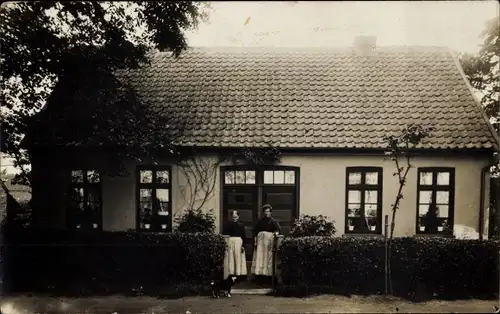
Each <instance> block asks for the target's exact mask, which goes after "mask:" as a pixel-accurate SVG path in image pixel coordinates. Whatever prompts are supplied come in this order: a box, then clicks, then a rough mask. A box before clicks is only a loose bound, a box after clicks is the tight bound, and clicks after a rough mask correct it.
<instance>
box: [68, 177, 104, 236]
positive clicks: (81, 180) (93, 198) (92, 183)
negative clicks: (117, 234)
mask: <svg viewBox="0 0 500 314" xmlns="http://www.w3.org/2000/svg"><path fill="white" fill-rule="evenodd" d="M70 196H71V197H70V211H69V213H68V218H69V228H70V229H101V228H102V226H101V220H102V219H101V218H102V215H101V213H102V206H101V203H102V202H101V176H100V174H99V172H98V171H96V170H83V169H82V170H73V171H71V189H70Z"/></svg>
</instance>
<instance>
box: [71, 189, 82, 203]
mask: <svg viewBox="0 0 500 314" xmlns="http://www.w3.org/2000/svg"><path fill="white" fill-rule="evenodd" d="M71 196H72V197H71V199H72V200H73V201H75V202H83V188H73V189H72V195H71Z"/></svg>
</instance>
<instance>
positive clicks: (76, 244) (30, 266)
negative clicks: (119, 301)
mask: <svg viewBox="0 0 500 314" xmlns="http://www.w3.org/2000/svg"><path fill="white" fill-rule="evenodd" d="M5 240H6V242H7V244H8V246H4V247H3V248H2V249H3V252H2V256H5V257H6V263H5V267H4V271H5V274H6V278H5V279H6V282H4V288H5V290H6V292H25V291H33V292H36V293H44V292H51V293H56V294H59V295H61V294H65V293H67V294H70V295H82V294H108V293H110V294H111V293H121V294H134V295H135V294H141V293H142V294H149V295H157V294H158V293H160V292H161V291H173V290H178V289H173V288H172V287H175V286H179V285H180V286H182V285H184V289H185V286H186V285H191V286H193V287H196V286H206V285H208V281H209V280H210V279H212V278H213V277H215V276H221V274H222V265H223V259H224V252H225V248H226V243H225V241H224V239H223V237H222V236H220V235H216V234H208V233H180V232H174V233H139V232H103V233H94V234H91V233H73V232H68V231H32V232H23V233H16V234H10V235H7V236H6V238H5ZM20 244H22V245H20ZM4 254H5V255H4Z"/></svg>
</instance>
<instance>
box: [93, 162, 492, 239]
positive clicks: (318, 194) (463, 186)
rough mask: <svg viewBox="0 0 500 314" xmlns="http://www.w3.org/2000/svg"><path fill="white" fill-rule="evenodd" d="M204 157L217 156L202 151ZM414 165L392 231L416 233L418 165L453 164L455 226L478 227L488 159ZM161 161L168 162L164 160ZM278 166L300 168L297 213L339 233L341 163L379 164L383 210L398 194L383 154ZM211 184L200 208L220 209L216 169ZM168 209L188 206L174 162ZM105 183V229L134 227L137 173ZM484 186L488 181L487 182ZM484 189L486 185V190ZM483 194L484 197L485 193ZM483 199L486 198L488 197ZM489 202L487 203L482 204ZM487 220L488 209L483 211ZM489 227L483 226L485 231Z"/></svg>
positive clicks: (341, 217) (386, 211) (387, 210)
mask: <svg viewBox="0 0 500 314" xmlns="http://www.w3.org/2000/svg"><path fill="white" fill-rule="evenodd" d="M200 158H204V160H205V161H206V160H207V158H213V160H215V157H210V156H204V157H200ZM412 163H413V165H414V166H415V168H413V169H412V170H410V173H409V174H408V178H407V179H408V184H407V186H406V187H405V188H404V190H403V194H404V198H403V200H402V201H401V206H400V210H399V211H398V213H397V215H396V227H395V236H409V235H413V234H414V233H415V224H416V210H417V209H416V207H417V206H416V202H417V188H416V184H417V169H416V168H418V167H454V168H455V225H461V226H465V227H468V228H471V229H473V230H476V232H477V230H478V227H479V205H480V203H479V199H480V184H481V169H482V168H483V167H484V166H485V165H487V160H486V159H484V160H481V159H478V158H472V157H463V158H460V157H455V158H450V157H416V158H414V159H413V160H412ZM165 164H168V162H167V161H166V162H165ZM281 165H286V166H296V167H300V207H299V211H300V213H301V214H313V215H318V214H323V215H327V216H329V217H331V218H332V219H334V220H335V221H336V227H337V230H338V231H337V235H341V234H342V233H343V232H344V223H345V168H346V167H361V166H371V167H374V166H375V167H383V203H382V206H383V215H389V217H390V214H391V210H390V205H391V204H392V203H393V202H394V199H395V197H396V193H397V189H398V182H397V179H396V177H394V176H393V175H392V174H393V173H394V170H395V167H394V163H393V162H392V161H390V160H384V158H383V157H381V156H338V155H336V156H332V155H329V156H328V155H324V156H318V155H316V156H307V155H303V156H283V157H282V160H281ZM128 168H129V169H128V170H129V172H130V173H132V174H134V173H135V171H134V169H135V165H133V164H129V165H128ZM213 174H214V175H215V176H216V177H215V186H214V189H213V191H212V193H211V194H210V197H209V199H208V200H207V201H206V202H205V206H204V209H206V210H209V209H214V212H215V214H216V215H217V219H216V222H217V230H219V224H220V220H219V214H220V211H221V200H220V181H219V174H220V171H219V169H216V171H214V173H213ZM171 180H172V212H173V215H174V216H175V215H178V214H179V213H180V212H182V210H183V209H185V208H186V205H187V201H186V200H189V199H190V198H189V192H187V191H186V192H184V193H183V191H185V189H186V187H187V185H188V184H187V179H186V176H185V175H184V174H183V171H182V170H181V169H179V167H177V166H175V165H174V166H172V178H171ZM102 184H103V185H102V186H103V228H104V230H116V231H118V230H127V229H133V228H135V217H136V208H135V191H136V189H135V178H134V175H130V176H128V177H120V178H111V177H107V176H104V177H103V179H102ZM486 188H487V186H486ZM486 191H488V189H486ZM486 197H487V196H486ZM486 199H487V198H486ZM486 204H487V203H486ZM485 217H486V218H485V221H487V217H488V213H487V212H485ZM485 232H487V229H486V230H485Z"/></svg>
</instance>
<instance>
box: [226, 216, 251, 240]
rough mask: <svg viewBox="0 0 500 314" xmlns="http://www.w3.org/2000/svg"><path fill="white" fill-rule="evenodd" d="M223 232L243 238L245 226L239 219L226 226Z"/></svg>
mask: <svg viewBox="0 0 500 314" xmlns="http://www.w3.org/2000/svg"><path fill="white" fill-rule="evenodd" d="M222 234H224V235H228V236H230V237H240V238H241V239H242V240H243V239H245V227H244V226H243V224H242V223H241V222H239V221H238V222H234V221H231V222H229V223H228V224H227V225H226V226H225V227H224V231H223V232H222Z"/></svg>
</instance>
